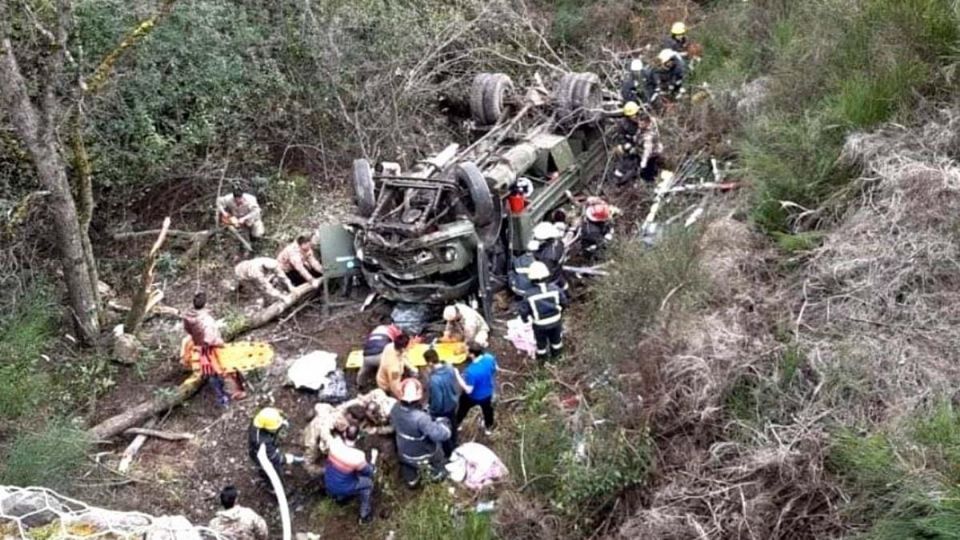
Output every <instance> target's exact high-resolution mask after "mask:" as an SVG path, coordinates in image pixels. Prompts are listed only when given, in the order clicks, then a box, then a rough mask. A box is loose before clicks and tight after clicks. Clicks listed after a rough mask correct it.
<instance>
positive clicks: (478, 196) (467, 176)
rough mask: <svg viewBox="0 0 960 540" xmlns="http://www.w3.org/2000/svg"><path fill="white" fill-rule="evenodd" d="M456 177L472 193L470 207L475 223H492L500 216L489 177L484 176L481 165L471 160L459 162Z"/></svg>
mask: <svg viewBox="0 0 960 540" xmlns="http://www.w3.org/2000/svg"><path fill="white" fill-rule="evenodd" d="M454 177H455V178H456V179H457V183H458V184H460V185H461V186H463V187H464V188H466V189H467V192H469V194H470V204H469V209H470V211H471V213H472V214H473V215H472V220H473V224H474V225H475V226H476V227H477V228H480V227H483V226H485V225H488V224H490V222H492V221H493V220H495V219H496V218H497V217H498V216H497V215H496V209H495V207H494V204H493V196H492V195H491V194H490V186H488V185H487V179H486V178H484V176H483V173H482V172H480V168H479V167H477V166H476V165H475V164H474V163H473V162H470V161H465V162H463V163H459V164H457V167H456V168H455V169H454Z"/></svg>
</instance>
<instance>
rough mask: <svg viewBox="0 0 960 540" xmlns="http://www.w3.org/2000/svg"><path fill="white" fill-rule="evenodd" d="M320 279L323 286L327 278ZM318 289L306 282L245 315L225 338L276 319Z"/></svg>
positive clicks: (229, 339) (243, 332)
mask: <svg viewBox="0 0 960 540" xmlns="http://www.w3.org/2000/svg"><path fill="white" fill-rule="evenodd" d="M320 279H321V281H320V286H322V285H323V281H322V280H323V279H325V278H320ZM318 289H319V287H314V286H313V284H311V283H304V284H303V285H300V286H299V287H296V288H294V289H293V290H292V291H290V292H289V293H288V294H287V295H286V296H284V297H283V299H282V300H277V301H276V302H274V303H272V304H270V305H269V306H267V307H265V308H264V309H262V310H260V311H258V312H257V313H256V314H255V315H253V316H252V317H244V318H243V319H242V320H241V321H240V322H239V324H237V325H235V326H234V327H233V328H231V329H229V330H228V331H227V332H226V333H225V334H224V336H223V338H224V339H225V340H227V341H232V340H234V339H236V338H237V337H239V336H241V335H243V334H246V333H247V332H249V331H251V330H256V329H257V328H260V327H261V326H263V325H265V324H267V323H269V322H270V321H272V320H274V319H276V318H277V317H279V316H280V315H283V313H284V312H285V311H287V310H288V309H290V308H291V307H293V306H295V305H297V304H299V303H300V302H303V301H305V300H307V299H308V298H310V297H312V296H313V295H314V294H315V293H316V292H317V290H318Z"/></svg>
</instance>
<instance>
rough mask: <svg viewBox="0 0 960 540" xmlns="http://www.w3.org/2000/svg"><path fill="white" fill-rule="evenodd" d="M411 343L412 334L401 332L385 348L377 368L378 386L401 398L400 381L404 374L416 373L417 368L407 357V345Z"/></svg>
mask: <svg viewBox="0 0 960 540" xmlns="http://www.w3.org/2000/svg"><path fill="white" fill-rule="evenodd" d="M408 345H410V336H408V335H406V334H400V335H399V336H397V337H396V339H394V340H393V343H390V344H389V345H387V346H386V347H384V349H383V354H382V355H381V356H380V367H379V368H377V386H378V387H379V388H380V389H381V390H383V391H384V392H386V393H387V394H389V395H391V396H393V397H394V398H396V399H400V396H401V388H400V382H401V381H402V380H403V377H404V376H408V375H416V373H417V368H415V367H413V365H411V364H410V361H409V360H408V359H407V346H408Z"/></svg>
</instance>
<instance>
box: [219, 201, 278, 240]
mask: <svg viewBox="0 0 960 540" xmlns="http://www.w3.org/2000/svg"><path fill="white" fill-rule="evenodd" d="M217 211H219V212H220V214H221V215H224V214H226V215H227V216H229V217H235V218H237V219H238V220H239V221H240V227H244V228H246V229H249V230H250V238H260V237H262V236H263V235H264V233H265V232H266V230H265V228H264V226H263V220H262V219H261V217H260V216H261V211H260V203H258V202H257V198H256V197H254V196H253V195H251V194H249V193H244V194H243V197H241V198H240V204H237V200H236V198H235V197H234V196H233V194H232V193H231V194H227V195H224V196H223V197H220V198H219V199H217Z"/></svg>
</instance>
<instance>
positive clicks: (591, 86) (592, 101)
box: [572, 73, 601, 122]
mask: <svg viewBox="0 0 960 540" xmlns="http://www.w3.org/2000/svg"><path fill="white" fill-rule="evenodd" d="M572 101H573V105H574V107H575V108H576V109H575V110H577V111H578V112H579V116H580V118H581V119H582V120H584V121H588V122H595V121H596V120H597V119H598V117H599V114H600V106H601V95H600V77H597V75H596V74H594V73H580V74H578V77H577V79H576V81H575V83H574V86H573V92H572Z"/></svg>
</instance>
